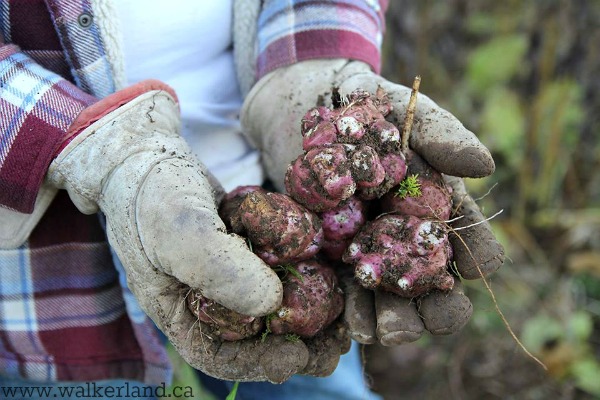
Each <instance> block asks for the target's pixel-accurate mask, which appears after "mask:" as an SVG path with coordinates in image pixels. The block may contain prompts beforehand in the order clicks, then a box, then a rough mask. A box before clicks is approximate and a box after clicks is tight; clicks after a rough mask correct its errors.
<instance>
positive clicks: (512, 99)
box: [479, 87, 526, 168]
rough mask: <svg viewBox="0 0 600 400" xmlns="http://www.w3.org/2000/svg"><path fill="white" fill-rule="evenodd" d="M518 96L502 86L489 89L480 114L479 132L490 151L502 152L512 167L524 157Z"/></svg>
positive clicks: (523, 119) (522, 123) (522, 129)
mask: <svg viewBox="0 0 600 400" xmlns="http://www.w3.org/2000/svg"><path fill="white" fill-rule="evenodd" d="M523 109H524V108H523V105H522V104H521V101H520V100H519V97H518V95H517V94H516V93H515V92H514V91H512V90H509V89H507V88H505V87H500V88H496V89H494V90H491V91H490V95H489V97H487V98H486V100H485V103H484V105H483V111H482V113H481V126H480V129H479V133H480V134H481V136H482V140H483V141H484V142H485V143H486V145H487V146H488V148H489V149H490V150H491V151H495V152H499V153H501V154H502V155H503V156H504V158H505V159H506V160H507V161H508V163H509V164H510V166H511V167H513V168H518V166H519V163H520V162H521V160H522V159H523V148H524V146H522V142H523V137H524V134H525V125H526V123H525V115H524V113H523Z"/></svg>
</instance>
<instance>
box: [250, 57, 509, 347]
mask: <svg viewBox="0 0 600 400" xmlns="http://www.w3.org/2000/svg"><path fill="white" fill-rule="evenodd" d="M378 86H381V87H382V88H383V89H384V90H385V91H386V92H387V94H388V96H389V98H390V100H391V102H392V105H393V107H394V110H393V111H392V113H391V114H390V116H389V117H388V118H389V119H390V120H391V121H392V122H393V123H395V124H396V125H397V126H401V125H402V123H403V121H404V115H405V111H406V107H407V105H408V100H409V97H410V93H411V89H409V88H407V87H405V86H401V85H398V84H394V83H392V82H389V81H387V80H385V79H384V78H382V77H381V76H378V75H377V74H375V73H373V72H372V71H371V69H370V68H369V66H368V65H367V64H365V63H362V62H359V61H349V60H344V59H331V60H310V61H303V62H299V63H296V64H293V65H290V66H288V67H283V68H279V69H277V70H275V71H273V72H271V73H269V74H268V75H266V76H264V77H263V78H262V79H261V80H260V81H259V82H258V83H257V84H256V85H255V86H254V87H253V88H252V90H251V91H250V93H249V94H248V96H247V97H246V101H245V103H244V107H243V110H242V125H243V127H244V130H245V132H246V134H247V135H248V137H249V139H250V140H251V141H252V142H253V143H254V145H255V146H256V147H257V148H259V149H260V150H261V151H262V155H263V163H264V165H265V169H266V171H267V173H268V174H269V176H270V178H271V179H272V180H273V182H274V184H275V186H276V187H277V188H278V189H279V190H284V184H283V182H284V176H285V172H286V170H287V166H288V165H289V164H290V162H291V161H293V160H294V159H295V158H296V157H297V156H298V155H299V154H301V153H302V136H301V135H300V132H299V131H300V121H301V118H302V117H303V116H304V114H305V113H306V111H308V110H309V109H310V108H311V107H314V106H315V105H317V103H318V102H319V101H322V100H325V102H327V100H328V98H329V97H330V95H331V90H332V88H334V87H335V88H338V89H339V92H340V94H341V95H342V96H344V95H347V94H349V93H351V92H352V91H353V90H355V89H357V88H361V89H364V90H366V91H368V92H371V93H375V91H376V90H377V88H378ZM326 105H327V103H326ZM410 147H411V148H412V149H413V150H415V151H416V152H417V153H419V154H420V155H421V156H422V157H423V158H424V159H425V160H426V161H427V162H429V164H431V165H432V166H433V167H434V168H435V169H437V170H438V171H440V172H442V173H444V174H447V175H448V176H449V177H452V176H458V177H474V178H475V177H483V176H487V175H490V174H491V173H492V172H493V171H494V168H495V166H494V161H493V159H492V157H491V155H490V153H489V151H488V150H487V148H486V147H485V146H483V145H482V144H481V142H479V140H478V139H477V138H476V136H475V135H474V134H473V133H472V132H470V131H468V130H467V129H466V128H465V127H464V126H463V125H462V124H461V123H460V122H459V121H458V120H457V119H456V118H455V117H454V116H452V115H451V114H450V113H448V112H447V111H445V110H443V109H441V108H440V107H439V106H438V105H437V104H435V103H434V102H433V101H432V100H430V99H429V98H428V97H427V96H424V95H422V94H419V96H418V98H417V108H416V112H415V116H414V125H413V129H412V132H411V136H410ZM449 183H450V184H451V185H452V186H453V188H454V194H453V201H454V204H455V205H457V206H459V209H458V210H457V212H456V213H455V214H460V215H464V216H465V217H464V218H462V219H460V220H458V221H456V222H454V225H453V226H455V227H458V226H466V225H467V224H472V223H473V222H476V221H480V220H483V219H484V217H483V216H482V214H481V212H480V211H479V210H478V208H477V205H476V204H475V202H473V201H472V199H470V197H468V196H467V194H466V192H465V190H464V186H463V185H462V181H461V180H460V179H458V180H457V179H452V178H449ZM460 237H461V238H462V240H464V244H463V242H462V241H461V240H460V239H459V238H458V237H457V236H456V235H453V234H451V241H452V244H453V246H454V252H455V256H454V259H455V261H456V264H457V269H458V271H459V273H460V274H461V276H462V277H463V278H466V279H476V278H480V274H479V270H478V269H477V267H476V265H477V266H479V269H481V271H482V272H483V274H484V275H485V274H489V273H491V272H493V271H495V270H496V269H497V268H498V267H499V266H500V265H501V264H502V263H503V260H504V250H503V248H502V246H501V245H500V244H499V243H498V241H497V240H496V239H495V237H494V235H493V232H492V231H491V228H490V226H489V224H488V223H482V224H479V225H476V226H474V227H471V228H467V229H465V230H463V231H461V232H460ZM465 245H466V247H468V249H469V251H470V253H469V251H467V249H466V247H465ZM471 255H472V256H473V257H472V256H471ZM343 282H345V292H346V310H345V319H346V324H347V326H348V328H349V332H350V334H351V336H352V337H353V338H354V339H356V340H357V341H359V342H361V343H374V342H375V341H379V342H380V343H382V344H384V345H396V344H400V343H404V342H408V341H413V340H416V339H418V338H419V337H420V336H421V334H422V332H423V331H424V329H427V330H429V332H431V333H432V334H449V333H453V332H456V331H458V330H459V329H461V328H462V327H463V326H464V324H465V323H466V322H467V321H468V319H469V317H470V315H471V312H472V305H471V303H470V301H469V299H468V298H467V297H466V296H465V294H464V292H463V290H462V286H461V284H460V282H459V281H458V280H457V283H456V285H455V287H454V289H453V290H452V291H451V292H449V293H441V292H433V293H431V294H429V295H428V296H425V297H422V298H420V299H419V300H418V301H414V300H411V299H404V298H400V297H398V296H396V295H393V294H390V293H386V292H383V291H379V290H375V291H370V290H366V289H363V288H362V287H360V286H359V285H358V284H357V283H355V282H354V279H352V276H346V277H344V278H343Z"/></svg>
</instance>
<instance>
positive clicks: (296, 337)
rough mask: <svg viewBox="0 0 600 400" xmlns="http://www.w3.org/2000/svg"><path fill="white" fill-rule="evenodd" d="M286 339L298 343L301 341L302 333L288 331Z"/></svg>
mask: <svg viewBox="0 0 600 400" xmlns="http://www.w3.org/2000/svg"><path fill="white" fill-rule="evenodd" d="M285 340H287V341H288V342H291V343H296V342H298V341H300V335H297V334H295V333H286V335H285Z"/></svg>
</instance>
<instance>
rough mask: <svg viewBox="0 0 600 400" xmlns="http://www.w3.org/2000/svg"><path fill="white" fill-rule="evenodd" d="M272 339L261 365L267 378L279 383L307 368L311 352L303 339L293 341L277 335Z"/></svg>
mask: <svg viewBox="0 0 600 400" xmlns="http://www.w3.org/2000/svg"><path fill="white" fill-rule="evenodd" d="M271 340H272V341H273V343H271V344H270V346H269V349H268V350H267V351H266V352H265V353H264V354H263V356H262V358H261V359H260V365H261V368H262V370H263V372H264V375H265V377H266V379H267V380H268V381H269V382H271V383H277V384H279V383H283V382H285V381H287V380H288V379H289V378H291V377H292V376H293V375H294V374H296V373H298V372H299V371H301V370H303V369H304V368H305V366H306V364H307V363H308V360H309V352H308V349H307V347H306V345H305V344H304V343H303V342H302V341H295V342H292V341H288V340H286V339H285V338H284V337H282V336H277V335H275V336H273V338H272V339H271ZM272 348H275V350H271V349H272Z"/></svg>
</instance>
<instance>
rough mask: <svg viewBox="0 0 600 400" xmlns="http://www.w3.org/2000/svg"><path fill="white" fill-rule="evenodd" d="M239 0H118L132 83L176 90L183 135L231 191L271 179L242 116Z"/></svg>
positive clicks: (126, 57) (198, 155)
mask: <svg viewBox="0 0 600 400" xmlns="http://www.w3.org/2000/svg"><path fill="white" fill-rule="evenodd" d="M232 3H233V0H219V1H206V0H200V1H198V0H172V1H168V2H167V1H164V0H128V1H120V0H117V1H114V5H115V8H116V10H117V15H118V17H119V19H120V21H119V22H120V26H121V31H122V35H123V48H124V54H125V73H126V77H127V80H128V83H129V84H133V83H136V82H139V81H141V80H144V79H149V78H154V79H159V80H161V81H163V82H165V83H167V84H168V85H170V86H171V87H173V89H175V92H176V93H177V97H178V98H179V104H180V107H181V116H182V136H183V137H185V138H186V140H187V142H188V143H189V144H190V146H191V147H192V150H193V151H194V153H195V154H196V155H197V157H198V158H199V159H200V161H202V162H203V163H204V164H205V165H206V166H207V167H208V168H209V169H210V170H211V171H212V172H213V173H214V174H215V176H216V177H217V178H218V179H219V180H220V181H221V183H222V184H223V186H224V187H225V189H226V190H231V189H233V188H234V187H235V186H238V185H241V184H260V183H262V179H263V174H262V170H261V167H260V163H259V156H258V152H257V151H256V150H253V149H251V148H250V146H249V145H248V144H247V142H246V141H245V139H244V138H243V136H242V135H241V133H240V125H239V120H238V117H237V116H238V113H239V110H240V107H241V104H242V97H241V94H240V91H239V88H238V83H237V79H236V74H235V68H234V64H233V53H232V50H231V44H232V36H231V25H232V10H233V5H232Z"/></svg>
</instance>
